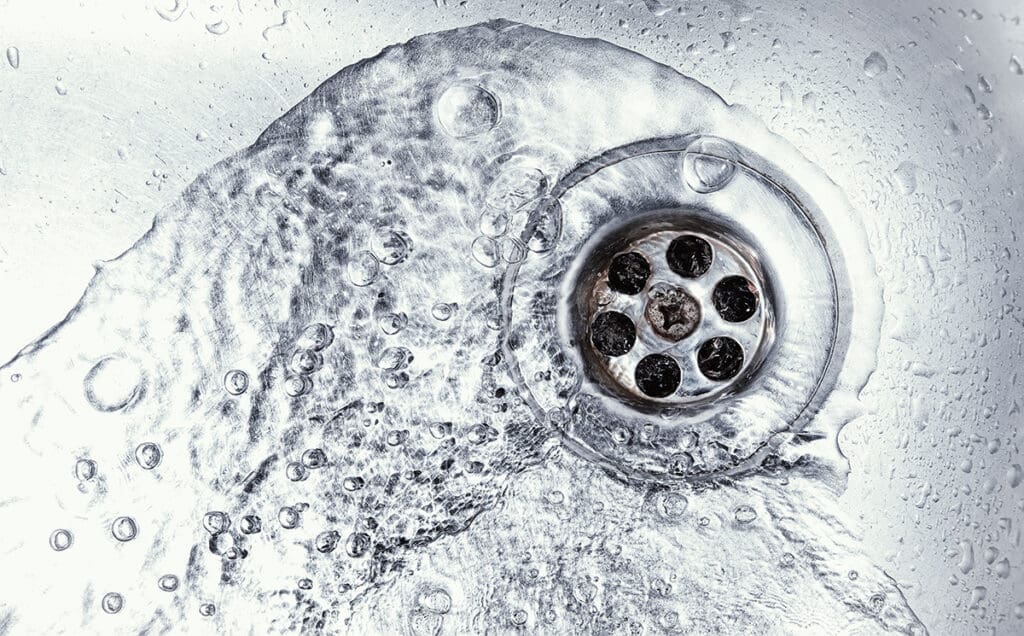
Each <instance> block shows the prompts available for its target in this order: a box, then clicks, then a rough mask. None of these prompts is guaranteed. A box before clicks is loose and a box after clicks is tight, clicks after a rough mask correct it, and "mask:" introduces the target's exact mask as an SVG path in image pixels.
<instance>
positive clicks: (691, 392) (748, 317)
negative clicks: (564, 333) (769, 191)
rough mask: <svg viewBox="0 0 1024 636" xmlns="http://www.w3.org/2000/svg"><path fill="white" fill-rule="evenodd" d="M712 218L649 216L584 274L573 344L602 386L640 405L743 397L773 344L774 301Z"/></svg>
mask: <svg viewBox="0 0 1024 636" xmlns="http://www.w3.org/2000/svg"><path fill="white" fill-rule="evenodd" d="M708 217H709V215H708V214H707V213H705V212H703V211H702V210H698V209H683V210H675V211H664V212H660V213H655V214H653V215H650V214H648V215H641V216H640V217H637V218H634V219H632V220H630V221H629V222H627V223H626V224H624V225H623V226H622V227H621V228H617V229H616V231H614V232H612V233H610V234H609V236H607V237H605V238H604V242H603V244H602V245H600V246H595V247H594V249H593V250H592V251H591V252H590V258H589V259H588V261H587V262H586V263H585V264H584V265H583V267H582V268H581V269H580V271H581V278H580V280H579V281H577V283H576V285H575V298H574V299H573V301H572V304H573V307H572V310H573V311H572V315H573V316H576V317H577V319H576V320H575V322H574V324H573V325H572V329H573V337H574V339H575V340H576V342H577V343H578V344H579V346H580V347H581V350H582V355H583V358H584V360H585V362H586V365H587V367H588V368H589V369H591V370H592V373H593V375H594V377H595V378H597V379H598V380H599V381H600V382H601V384H602V385H603V386H604V388H605V389H606V390H608V391H609V392H611V393H615V394H618V395H620V396H621V397H622V398H623V399H625V400H630V401H633V402H635V403H636V405H637V406H638V407H639V408H644V407H645V406H648V407H658V406H665V405H677V406H684V405H689V406H694V405H698V404H701V403H704V402H706V401H708V400H711V399H714V398H715V397H716V396H719V395H721V394H723V393H727V392H730V391H735V390H737V389H738V388H739V387H741V386H742V384H743V382H744V380H745V379H746V378H747V377H749V376H750V375H751V374H752V373H753V372H754V371H755V370H756V369H757V368H758V366H759V364H760V362H761V361H762V360H763V359H764V356H765V354H766V353H767V351H768V350H769V349H770V347H771V342H772V339H773V335H774V328H773V325H774V320H773V313H772V304H773V303H772V300H771V297H770V294H769V293H768V290H769V287H768V286H767V284H766V281H765V275H764V271H763V270H762V268H761V266H760V263H759V262H758V260H757V258H756V253H755V252H754V250H753V248H751V247H750V246H749V245H746V244H745V243H744V242H743V240H742V239H740V238H739V237H736V236H730V235H729V232H728V231H727V230H726V229H725V228H722V227H719V226H717V224H716V223H715V222H714V221H713V220H711V219H710V218H708ZM609 253H614V256H612V257H611V258H606V255H607V254H609Z"/></svg>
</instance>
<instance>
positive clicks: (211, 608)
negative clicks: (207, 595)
mask: <svg viewBox="0 0 1024 636" xmlns="http://www.w3.org/2000/svg"><path fill="white" fill-rule="evenodd" d="M216 613H217V606H216V605H214V604H213V603H203V604H202V605H200V606H199V614H200V615H202V616H206V617H207V618H209V617H210V616H213V615H214V614H216Z"/></svg>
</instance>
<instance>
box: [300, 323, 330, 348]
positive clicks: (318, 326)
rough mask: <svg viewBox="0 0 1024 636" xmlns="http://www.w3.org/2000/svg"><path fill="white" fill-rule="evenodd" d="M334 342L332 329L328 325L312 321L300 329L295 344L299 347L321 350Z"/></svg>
mask: <svg viewBox="0 0 1024 636" xmlns="http://www.w3.org/2000/svg"><path fill="white" fill-rule="evenodd" d="M332 342H334V330H333V329H332V328H331V326H330V325H326V324H324V323H322V322H314V323H311V324H309V325H307V326H306V328H305V329H303V330H302V334H301V335H299V337H298V339H297V340H296V342H295V344H296V345H297V346H298V347H299V348H301V349H312V350H313V351H323V350H324V349H326V348H327V347H329V346H331V343H332Z"/></svg>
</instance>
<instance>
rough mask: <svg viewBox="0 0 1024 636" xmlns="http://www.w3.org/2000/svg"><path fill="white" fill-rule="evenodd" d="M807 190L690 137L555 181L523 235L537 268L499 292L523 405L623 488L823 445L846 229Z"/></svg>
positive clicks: (845, 222)
mask: <svg viewBox="0 0 1024 636" xmlns="http://www.w3.org/2000/svg"><path fill="white" fill-rule="evenodd" d="M792 167H793V165H790V164H788V163H787V169H788V170H791V169H792ZM818 174H819V173H812V172H810V171H807V172H805V173H804V176H805V177H806V180H807V181H808V182H809V183H810V184H811V185H813V186H815V189H814V190H813V191H814V194H815V195H814V196H812V195H811V194H810V191H808V190H805V189H803V188H802V187H801V184H800V183H798V181H797V180H796V179H794V178H793V177H792V176H791V175H790V174H789V172H787V170H783V169H782V168H780V167H779V166H778V165H776V164H774V163H772V162H770V161H768V160H767V159H766V158H765V157H764V156H762V155H760V154H758V153H756V152H754V151H753V150H752V149H750V148H746V147H743V146H740V145H738V144H735V143H731V142H729V141H726V140H724V139H720V138H717V137H708V136H702V135H689V136H682V137H677V138H667V139H657V140H653V141H648V142H641V143H638V144H634V145H630V146H627V147H623V148H618V149H615V150H612V151H609V152H607V153H605V154H603V155H601V156H599V157H596V158H594V159H592V160H590V161H588V162H586V163H584V164H582V165H581V166H580V167H579V168H578V169H577V170H575V171H574V172H572V173H570V174H568V175H566V176H565V177H563V178H562V179H561V180H560V181H559V182H558V183H557V184H556V185H555V186H554V187H553V188H552V189H551V191H550V194H549V196H548V197H547V198H546V199H545V201H544V202H542V203H541V204H540V205H538V206H536V208H535V210H534V212H533V213H532V216H531V219H530V221H529V222H528V223H527V230H526V232H525V233H524V243H525V244H527V245H529V246H531V248H530V249H531V250H532V251H534V252H538V254H536V255H534V256H532V257H531V258H527V259H525V260H524V261H523V262H521V263H519V264H518V265H517V266H516V267H512V268H510V269H509V270H508V272H507V274H506V281H505V284H506V289H507V290H509V292H508V300H507V303H508V305H507V309H508V311H509V324H510V331H509V334H508V339H507V353H508V356H509V358H510V360H512V361H513V362H514V364H515V365H516V370H517V372H518V374H519V375H520V377H521V380H522V385H523V387H524V388H525V390H526V392H527V399H528V402H529V403H530V404H531V406H532V407H533V408H534V409H535V410H536V411H537V412H538V413H539V414H542V415H544V416H546V417H547V418H548V419H549V420H550V421H551V422H552V424H553V425H554V426H556V427H558V428H559V429H560V430H561V431H562V433H563V435H564V439H565V440H566V442H567V443H568V445H569V446H570V447H572V448H573V449H575V450H576V451H577V452H579V453H581V454H583V455H585V456H587V457H588V458H591V459H593V460H594V461H597V462H600V463H602V464H604V465H605V466H606V467H607V468H608V469H609V470H611V471H613V472H615V473H617V474H620V475H622V476H624V477H625V478H628V479H641V480H651V479H654V480H676V479H686V480H701V479H706V478H709V477H714V476H716V475H721V474H725V473H729V474H731V473H734V472H735V471H738V470H745V469H749V468H750V467H752V466H756V465H760V463H762V462H763V461H765V460H766V459H767V458H768V457H775V458H776V461H777V460H778V459H779V458H780V456H781V455H782V453H781V451H780V450H779V448H780V446H781V445H782V444H784V443H785V441H786V440H792V439H794V437H795V436H800V438H801V439H821V438H824V437H825V435H823V434H819V433H818V432H813V433H812V432H810V431H808V432H807V433H803V431H805V430H806V429H807V427H808V425H809V423H810V422H811V420H812V419H813V418H814V417H815V416H816V415H817V414H819V413H820V412H821V411H822V410H823V409H824V408H826V405H827V402H828V399H829V396H830V395H831V393H832V391H833V389H834V388H835V387H836V386H837V385H839V384H840V383H841V381H842V375H843V374H842V371H843V362H844V358H845V355H846V353H847V350H848V347H849V344H850V339H851V333H852V329H853V328H854V326H855V323H856V320H857V314H856V312H854V311H853V307H854V303H853V292H854V286H852V285H851V283H850V279H849V277H848V275H847V266H846V263H845V258H844V255H843V253H842V252H841V250H840V249H839V243H838V242H837V241H836V240H835V237H834V235H833V231H834V230H833V228H832V226H831V224H830V222H829V221H830V220H836V221H837V225H838V226H839V227H840V228H842V229H843V230H844V231H847V232H849V233H850V234H853V233H854V232H856V231H857V230H856V226H855V225H853V224H852V221H851V220H850V219H851V218H852V215H849V216H847V214H848V207H846V206H845V205H843V206H841V205H839V203H841V199H840V198H833V197H832V195H831V194H830V193H831V192H833V190H832V189H827V188H825V187H824V186H823V185H822V184H823V183H824V182H823V181H822V179H821V178H820V177H818V176H817V175H818ZM801 181H803V179H801ZM819 186H820V187H819ZM823 193H824V194H823ZM822 203H825V204H829V205H830V206H831V207H830V209H827V210H826V209H825V208H823V207H822ZM531 232H533V233H534V234H535V235H538V236H541V237H542V238H543V240H542V241H540V240H534V238H535V236H534V234H531ZM535 246H540V247H538V248H537V249H535V248H534V247H535ZM861 260H862V262H863V263H870V260H869V259H868V258H866V257H865V258H862V259H861ZM857 269H858V271H859V270H860V269H862V267H861V266H860V265H857ZM865 280H868V281H869V282H870V279H867V278H865ZM859 285H860V286H861V287H863V288H864V289H865V290H866V291H864V292H863V293H867V294H870V293H872V292H873V289H871V288H870V287H871V286H870V284H868V283H859ZM868 318H870V316H869V317H868ZM860 319H861V320H862V322H864V324H869V321H866V320H864V317H861V318H860ZM862 331H863V328H862ZM870 337H871V334H870V333H868V334H867V336H865V339H870ZM876 337H877V336H876ZM851 369H856V370H857V374H858V377H859V374H860V371H859V367H851ZM787 452H788V451H787Z"/></svg>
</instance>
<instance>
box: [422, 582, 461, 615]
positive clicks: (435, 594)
mask: <svg viewBox="0 0 1024 636" xmlns="http://www.w3.org/2000/svg"><path fill="white" fill-rule="evenodd" d="M416 605H417V606H418V607H419V608H420V609H421V610H424V611H427V612H430V613H431V614H442V615H443V614H447V613H448V612H450V611H451V609H452V597H451V595H450V594H448V591H447V590H445V589H444V588H440V587H427V588H424V589H422V590H420V592H419V594H417V596H416Z"/></svg>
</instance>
